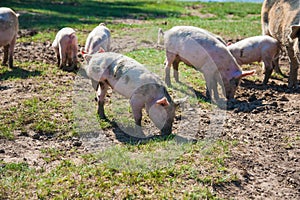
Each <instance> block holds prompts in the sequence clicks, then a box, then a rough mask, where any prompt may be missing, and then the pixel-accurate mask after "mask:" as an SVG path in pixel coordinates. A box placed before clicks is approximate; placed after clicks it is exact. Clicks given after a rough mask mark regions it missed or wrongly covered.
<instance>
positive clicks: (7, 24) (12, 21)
mask: <svg viewBox="0 0 300 200" xmlns="http://www.w3.org/2000/svg"><path fill="white" fill-rule="evenodd" d="M18 16H19V15H18V14H16V13H15V12H14V11H13V10H12V9H10V8H6V7H0V46H3V47H4V56H3V61H2V65H6V64H7V61H8V66H9V67H11V68H12V67H13V55H14V48H15V44H16V40H17V35H18V30H19V20H18Z"/></svg>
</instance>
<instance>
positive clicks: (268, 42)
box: [228, 35, 281, 84]
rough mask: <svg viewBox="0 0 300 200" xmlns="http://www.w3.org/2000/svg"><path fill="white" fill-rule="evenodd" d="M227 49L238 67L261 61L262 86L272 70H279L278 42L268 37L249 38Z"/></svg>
mask: <svg viewBox="0 0 300 200" xmlns="http://www.w3.org/2000/svg"><path fill="white" fill-rule="evenodd" d="M228 49H229V51H230V52H231V54H232V55H233V56H234V57H235V59H236V61H237V63H238V64H239V65H242V64H250V63H253V62H260V61H263V64H264V70H265V72H264V73H265V77H264V80H263V84H267V82H268V80H269V78H270V76H271V74H272V71H273V69H274V68H275V69H277V70H278V69H280V68H279V53H280V46H279V42H278V41H277V40H276V39H274V38H272V37H270V36H267V35H264V36H254V37H249V38H246V39H243V40H241V41H239V42H237V43H234V44H231V45H229V46H228ZM279 72H281V71H280V70H279Z"/></svg>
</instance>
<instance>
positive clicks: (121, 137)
mask: <svg viewBox="0 0 300 200" xmlns="http://www.w3.org/2000/svg"><path fill="white" fill-rule="evenodd" d="M106 121H107V122H108V123H110V125H111V127H112V131H113V133H114V134H115V136H116V139H117V140H118V141H119V142H121V143H123V144H129V145H139V144H147V143H149V142H152V141H156V142H163V141H168V140H175V141H176V142H177V143H178V144H182V143H196V142H197V140H196V139H191V138H184V137H182V136H178V135H174V134H170V135H151V136H148V137H143V138H140V137H135V136H133V135H130V134H128V133H126V131H123V130H122V129H121V128H120V127H119V125H118V123H116V122H115V121H111V120H109V119H106ZM132 130H133V131H134V128H132Z"/></svg>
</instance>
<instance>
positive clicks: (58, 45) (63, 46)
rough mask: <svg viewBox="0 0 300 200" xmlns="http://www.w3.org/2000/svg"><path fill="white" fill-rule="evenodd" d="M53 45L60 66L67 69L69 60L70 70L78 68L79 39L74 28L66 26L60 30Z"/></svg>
mask: <svg viewBox="0 0 300 200" xmlns="http://www.w3.org/2000/svg"><path fill="white" fill-rule="evenodd" d="M52 47H53V48H54V50H55V53H56V56H57V66H58V67H59V68H61V69H67V68H66V66H67V62H68V65H69V68H68V70H73V69H76V68H77V51H78V41H77V36H76V34H75V30H74V29H72V28H69V27H66V28H62V29H61V30H60V31H58V33H57V34H56V37H55V40H54V41H53V43H52Z"/></svg>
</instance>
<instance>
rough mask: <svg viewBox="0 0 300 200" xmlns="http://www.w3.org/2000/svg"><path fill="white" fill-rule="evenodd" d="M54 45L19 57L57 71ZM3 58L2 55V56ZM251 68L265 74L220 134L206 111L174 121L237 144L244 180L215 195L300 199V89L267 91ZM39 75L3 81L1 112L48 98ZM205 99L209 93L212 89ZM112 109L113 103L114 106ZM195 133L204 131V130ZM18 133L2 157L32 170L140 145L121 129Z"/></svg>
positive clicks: (120, 42) (242, 93) (227, 113)
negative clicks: (67, 134) (46, 154)
mask: <svg viewBox="0 0 300 200" xmlns="http://www.w3.org/2000/svg"><path fill="white" fill-rule="evenodd" d="M32 34H35V32H34V31H30V30H21V33H20V35H21V37H24V36H28V35H32ZM50 46H51V42H50V41H49V42H45V43H32V42H31V43H18V44H17V46H16V50H15V52H16V53H15V56H14V58H15V60H18V61H20V62H28V61H39V62H43V63H46V64H53V65H55V63H56V58H55V54H54V51H53V50H52V49H51V47H50ZM155 46H156V44H155V42H153V43H138V44H137V43H136V40H134V38H131V37H130V36H124V37H123V38H115V39H114V40H113V42H112V49H113V51H116V52H128V51H131V50H133V49H137V48H143V47H154V48H155ZM0 55H1V57H2V55H3V54H2V50H1V51H0ZM81 61H82V59H81ZM280 64H281V66H282V70H283V72H284V73H286V74H287V73H288V61H287V60H286V59H284V58H283V59H281V62H280ZM2 67H3V66H2ZM251 68H252V69H253V68H254V69H256V70H257V73H258V77H259V79H258V80H255V81H254V80H252V79H245V80H242V82H241V85H240V87H239V89H238V91H237V94H236V101H235V102H231V103H229V104H228V109H227V110H222V113H221V115H222V117H225V119H224V121H220V124H221V125H220V124H218V123H219V122H216V123H215V124H218V126H217V128H218V132H217V134H216V132H214V131H215V130H214V129H212V126H211V124H212V119H211V116H212V112H213V111H212V110H211V109H207V108H205V107H202V106H199V107H198V108H186V109H185V110H188V111H189V112H187V113H186V114H185V115H184V116H182V113H178V114H177V116H176V120H175V123H174V133H175V134H178V135H182V136H184V137H187V138H193V139H197V140H201V139H203V138H205V137H208V135H207V133H209V129H211V131H210V133H213V137H217V139H224V140H236V141H237V145H236V146H235V147H234V148H233V149H231V155H230V158H228V161H227V163H228V167H229V169H231V171H232V172H233V173H235V174H236V176H237V178H238V179H237V181H235V182H232V183H231V184H226V185H213V186H212V188H213V190H214V192H216V193H218V194H219V195H220V196H221V197H224V198H226V199H227V198H231V199H299V198H300V165H299V159H300V149H299V146H300V101H299V93H300V89H296V90H290V89H288V87H287V79H286V78H277V79H274V78H272V79H270V82H269V84H268V85H267V86H263V85H261V82H262V79H263V74H262V70H261V67H260V65H258V64H254V65H251ZM37 69H38V68H36V67H33V69H32V71H27V70H24V73H23V74H24V77H23V79H22V80H21V81H19V80H14V81H7V80H2V79H1V85H0V87H1V97H0V105H1V109H7V108H9V107H11V106H12V105H18V104H19V103H20V102H21V101H22V100H24V99H26V98H31V97H33V96H38V97H40V98H45V97H43V96H42V95H41V94H39V91H40V89H39V85H40V84H41V83H37V82H35V81H34V79H32V78H29V77H26V76H29V75H32V74H34V73H36V75H38V70H37ZM298 77H300V76H298ZM78 78H79V79H81V80H80V81H81V83H85V84H88V83H87V82H86V81H87V80H86V79H85V78H84V76H79V77H76V75H75V74H74V73H68V74H67V75H65V76H61V75H58V76H56V77H50V79H51V81H52V82H53V84H64V83H65V82H66V80H70V79H72V80H76V79H78ZM45 81H46V82H47V81H49V80H45ZM77 81H78V80H77ZM83 86H84V84H83V85H82V84H81V85H79V87H78V88H77V90H88V91H87V92H88V93H92V92H93V91H92V88H91V87H90V89H86V88H87V87H83ZM71 87H72V86H71ZM75 90H76V88H75ZM200 93H201V94H205V92H204V91H200ZM110 94H111V93H109V94H108V95H109V96H110ZM72 97H73V93H72V91H71V90H70V91H69V92H68V93H66V94H63V95H62V96H60V98H61V99H62V100H68V101H72ZM86 98H88V97H86ZM73 100H74V99H73ZM87 101H89V100H88V99H87ZM110 103H111V102H110V101H108V104H110ZM92 105H95V104H93V103H92ZM92 109H95V107H92ZM185 118H188V119H189V121H190V123H193V124H194V126H186V125H185V124H183V123H182V120H184V119H185ZM182 127H184V128H182ZM195 127H197V130H196V131H195ZM220 127H221V128H220ZM153 132H157V130H156V129H155V127H153ZM14 134H15V136H16V138H15V140H4V139H0V159H2V160H4V161H5V162H27V163H29V165H30V166H34V167H36V168H43V169H46V170H47V169H51V167H52V166H53V165H55V162H51V163H48V162H46V161H45V159H42V157H43V155H42V153H41V151H42V149H47V148H56V149H59V150H61V151H62V152H64V153H63V154H62V155H61V157H62V159H72V160H74V161H76V162H77V163H80V162H81V160H80V156H79V154H81V153H88V152H96V151H100V150H103V149H105V148H107V147H109V146H111V145H115V144H117V143H126V142H128V141H129V140H130V141H132V138H130V137H128V136H127V135H126V134H125V133H124V132H122V130H120V129H118V128H117V127H116V126H113V128H107V129H104V130H92V131H86V132H85V134H84V137H78V138H76V137H73V138H72V139H61V137H57V136H56V135H39V134H37V133H35V132H33V131H28V132H26V133H22V132H15V133H14ZM74 149H76V153H75V151H74ZM57 162H58V161H57Z"/></svg>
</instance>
